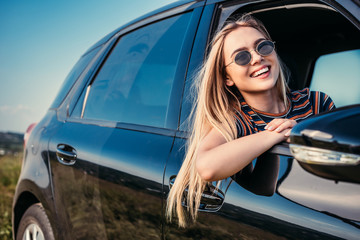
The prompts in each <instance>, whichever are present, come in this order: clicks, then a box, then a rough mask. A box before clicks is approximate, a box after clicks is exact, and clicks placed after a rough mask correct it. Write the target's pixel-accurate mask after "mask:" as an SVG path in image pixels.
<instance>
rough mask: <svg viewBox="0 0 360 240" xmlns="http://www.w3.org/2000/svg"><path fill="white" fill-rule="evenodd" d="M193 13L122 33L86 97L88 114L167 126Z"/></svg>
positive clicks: (88, 115) (84, 115)
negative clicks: (178, 69) (182, 50)
mask: <svg viewBox="0 0 360 240" xmlns="http://www.w3.org/2000/svg"><path fill="white" fill-rule="evenodd" d="M190 17H191V13H186V14H183V15H178V16H176V17H172V18H168V19H165V20H162V21H159V22H156V23H153V24H150V25H147V26H145V27H143V28H140V29H137V30H135V31H133V32H131V33H129V34H127V35H125V36H122V37H121V39H120V40H119V41H118V43H117V45H116V46H115V48H114V49H113V50H112V52H111V54H110V56H109V57H108V59H107V60H106V62H105V63H104V64H103V66H102V68H101V69H100V71H99V73H98V75H97V76H96V79H95V80H94V82H93V83H92V84H91V85H89V86H88V89H87V94H86V97H85V102H86V105H85V108H84V109H83V114H82V117H83V118H84V119H92V120H104V121H110V122H121V123H130V124H137V125H147V126H153V127H162V128H165V127H166V117H167V113H168V111H169V107H170V106H169V101H170V95H171V90H172V86H173V81H174V79H175V74H176V70H177V67H178V60H179V56H180V53H181V49H182V45H183V41H184V38H185V36H186V31H187V28H188V24H189V20H190Z"/></svg>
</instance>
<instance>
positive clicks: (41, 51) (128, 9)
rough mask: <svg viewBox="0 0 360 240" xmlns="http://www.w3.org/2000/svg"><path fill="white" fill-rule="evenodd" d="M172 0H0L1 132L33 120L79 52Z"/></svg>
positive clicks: (21, 130) (23, 127) (44, 108)
mask: <svg viewBox="0 0 360 240" xmlns="http://www.w3.org/2000/svg"><path fill="white" fill-rule="evenodd" d="M171 2H174V1H172V0H151V1H149V0H131V1H123V0H107V1H98V0H76V1H71V0H62V1H48V0H33V1H30V0H14V1H10V0H1V1H0V83H1V88H0V131H2V132H17V133H24V132H25V131H26V128H27V127H28V126H29V125H30V124H31V123H34V122H38V121H39V120H40V119H41V118H42V117H43V116H44V114H45V113H46V111H47V109H48V108H49V106H50V104H51V103H52V101H53V100H54V98H55V96H56V94H57V92H58V90H59V88H60V86H61V84H62V82H63V80H64V79H65V77H66V76H67V74H68V73H69V72H70V70H71V68H72V67H73V65H74V64H75V63H76V62H77V60H78V59H79V58H80V56H81V55H82V54H83V53H84V52H85V51H86V50H87V49H88V48H89V47H91V46H92V45H93V44H94V43H96V42H97V41H98V40H100V39H101V38H102V37H104V36H105V35H107V34H108V33H110V32H111V31H113V30H114V29H116V28H118V27H120V26H121V25H123V24H125V23H127V22H129V21H131V20H133V19H135V18H137V17H139V16H141V15H144V14H146V13H148V12H150V11H152V10H155V9H157V8H159V7H162V6H165V5H167V4H168V3H171Z"/></svg>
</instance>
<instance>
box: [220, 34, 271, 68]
mask: <svg viewBox="0 0 360 240" xmlns="http://www.w3.org/2000/svg"><path fill="white" fill-rule="evenodd" d="M274 49H275V42H272V41H270V40H264V41H261V42H259V43H258V45H256V47H255V49H254V50H255V52H257V54H259V55H261V56H263V57H265V56H268V55H270V54H271V53H272V52H273V51H274ZM251 58H252V56H251V52H250V51H247V50H244V51H240V52H238V53H237V54H236V55H235V57H234V60H233V61H232V62H231V63H229V64H228V65H226V66H225V67H227V66H229V65H230V64H232V63H234V62H235V63H236V64H237V65H240V66H245V65H248V64H249V63H250V62H251Z"/></svg>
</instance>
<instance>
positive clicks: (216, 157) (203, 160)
mask: <svg viewBox="0 0 360 240" xmlns="http://www.w3.org/2000/svg"><path fill="white" fill-rule="evenodd" d="M286 132H287V131H282V132H280V133H278V132H274V131H263V132H259V133H255V134H252V135H248V136H244V137H241V138H238V139H235V140H233V141H231V142H224V143H222V144H219V145H218V146H216V147H208V148H207V147H206V146H205V147H203V148H201V147H200V150H199V153H198V156H197V160H196V167H197V170H198V173H199V174H200V176H201V177H202V178H203V179H204V180H205V181H217V180H221V179H224V178H227V177H229V176H231V175H233V174H235V173H237V172H239V171H240V170H242V169H243V168H244V167H245V166H246V165H248V164H249V163H250V162H251V161H253V160H254V159H255V158H256V157H258V156H259V155H261V154H262V153H264V152H265V151H267V150H269V149H270V148H271V147H272V146H274V145H275V144H277V143H279V142H281V141H283V140H285V139H286V136H284V134H285V133H286ZM209 145H210V146H211V144H209ZM215 145H216V143H215Z"/></svg>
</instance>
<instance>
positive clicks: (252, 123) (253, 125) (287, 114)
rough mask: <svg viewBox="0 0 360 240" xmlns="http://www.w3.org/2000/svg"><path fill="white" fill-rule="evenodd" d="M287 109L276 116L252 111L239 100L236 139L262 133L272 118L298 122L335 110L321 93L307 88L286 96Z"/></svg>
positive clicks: (242, 100)
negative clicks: (239, 108)
mask: <svg viewBox="0 0 360 240" xmlns="http://www.w3.org/2000/svg"><path fill="white" fill-rule="evenodd" d="M287 97H288V101H289V103H290V104H289V107H288V109H287V110H286V111H284V112H282V113H278V114H272V113H266V112H262V111H259V110H256V111H255V110H253V109H252V108H251V107H250V106H249V105H247V103H246V102H245V100H244V99H241V100H240V104H241V110H240V111H239V110H238V109H236V114H235V117H236V125H237V129H238V137H242V136H246V135H250V134H252V133H255V132H259V131H264V127H265V126H266V124H267V123H269V122H271V121H272V120H273V119H274V118H287V119H293V120H296V121H297V122H300V121H302V120H304V119H306V118H308V117H310V116H312V115H315V114H319V113H321V112H326V111H329V110H331V109H333V108H335V104H334V102H333V101H332V100H331V98H330V97H329V96H328V95H326V94H325V93H323V92H318V91H310V90H309V88H304V89H303V90H299V91H293V92H291V93H290V94H289V95H288V96H287Z"/></svg>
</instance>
